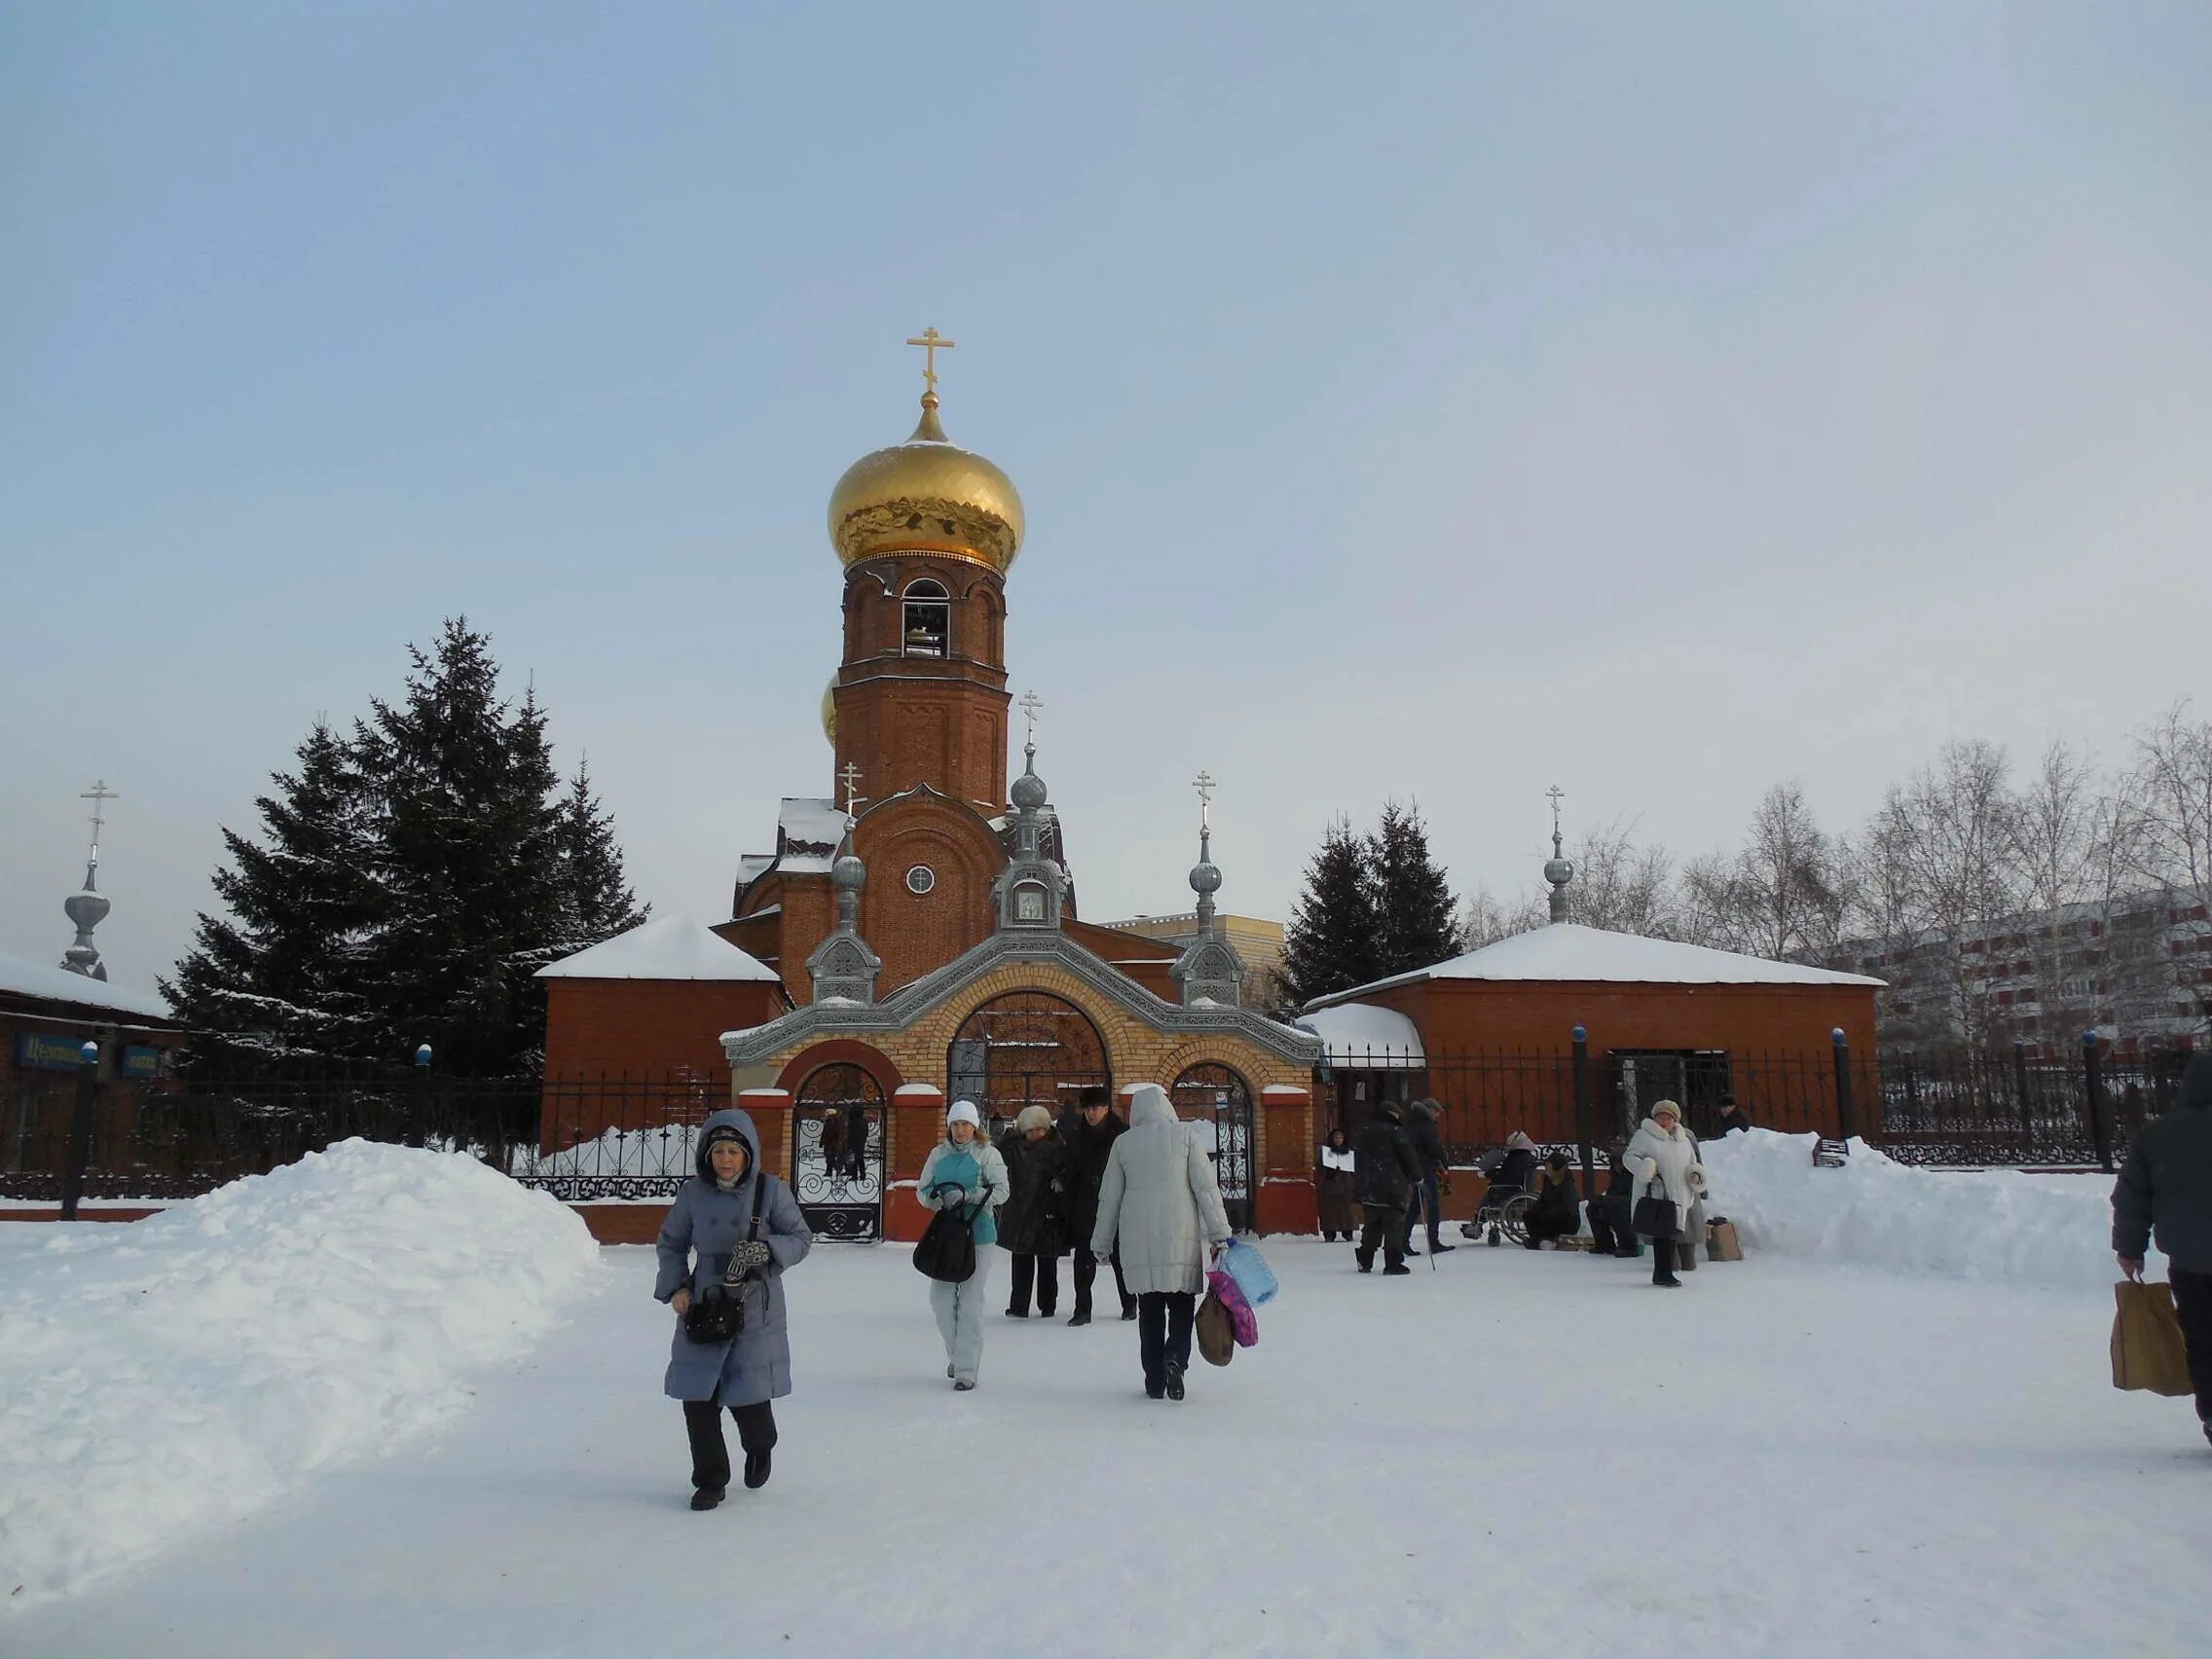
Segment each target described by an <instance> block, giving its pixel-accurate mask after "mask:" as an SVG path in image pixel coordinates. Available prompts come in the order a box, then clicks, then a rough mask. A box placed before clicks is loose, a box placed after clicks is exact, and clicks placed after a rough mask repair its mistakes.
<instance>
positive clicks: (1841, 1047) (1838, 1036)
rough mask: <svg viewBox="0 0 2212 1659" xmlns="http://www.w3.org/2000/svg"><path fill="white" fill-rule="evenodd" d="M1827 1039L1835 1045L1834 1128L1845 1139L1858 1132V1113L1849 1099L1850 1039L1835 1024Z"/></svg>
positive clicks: (1841, 1028) (1849, 1138) (1852, 1136)
mask: <svg viewBox="0 0 2212 1659" xmlns="http://www.w3.org/2000/svg"><path fill="white" fill-rule="evenodd" d="M1828 1041H1829V1042H1831V1043H1833V1044H1834V1045H1835V1119H1836V1128H1837V1130H1838V1131H1839V1132H1840V1133H1841V1135H1842V1137H1843V1138H1844V1139H1845V1140H1847V1141H1848V1140H1851V1139H1854V1138H1855V1137H1856V1136H1857V1135H1858V1133H1859V1114H1858V1112H1857V1111H1856V1110H1855V1109H1854V1108H1853V1105H1852V1100H1851V1039H1850V1038H1848V1037H1846V1036H1845V1035H1844V1034H1843V1027H1842V1026H1840V1025H1839V1026H1837V1027H1836V1028H1835V1029H1834V1030H1833V1031H1831V1032H1829V1033H1828Z"/></svg>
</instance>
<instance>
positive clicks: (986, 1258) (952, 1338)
mask: <svg viewBox="0 0 2212 1659" xmlns="http://www.w3.org/2000/svg"><path fill="white" fill-rule="evenodd" d="M982 1124H983V1115H982V1114H981V1113H980V1112H978V1111H977V1109H976V1103H975V1102H974V1101H973V1100H955V1101H954V1102H953V1103H952V1109H951V1110H950V1111H949V1112H947V1113H945V1115H944V1139H942V1140H940V1141H939V1142H938V1143H937V1145H936V1146H934V1147H932V1148H931V1149H930V1155H929V1157H928V1158H926V1159H924V1160H923V1161H922V1173H921V1175H920V1177H919V1178H918V1179H917V1180H916V1181H915V1182H914V1197H915V1198H919V1199H920V1200H921V1203H922V1208H924V1209H926V1210H940V1211H941V1210H949V1211H951V1212H952V1214H953V1216H954V1217H955V1218H956V1219H958V1220H962V1221H965V1222H967V1223H968V1225H969V1226H970V1227H971V1228H972V1229H973V1230H974V1233H975V1239H976V1271H975V1272H972V1273H971V1274H969V1275H968V1277H966V1278H965V1279H961V1280H959V1281H958V1282H957V1283H951V1282H947V1281H946V1280H944V1279H940V1278H933V1279H932V1280H931V1281H930V1307H931V1309H933V1310H934V1311H935V1312H936V1314H937V1329H938V1335H940V1337H942V1338H943V1339H944V1374H945V1375H946V1376H947V1377H949V1378H951V1379H952V1385H953V1387H954V1388H955V1389H957V1390H958V1391H959V1392H961V1393H963V1394H965V1393H966V1392H968V1390H969V1389H971V1388H973V1387H975V1386H976V1376H977V1373H978V1372H979V1371H981V1370H982V1368H983V1297H984V1295H985V1293H986V1292H987V1290H988V1289H989V1286H990V1278H991V1258H990V1254H989V1251H988V1249H987V1246H989V1245H991V1244H995V1243H997V1242H998V1236H999V1234H998V1224H997V1221H996V1220H995V1219H994V1212H995V1211H996V1210H997V1209H998V1207H999V1205H1001V1204H1003V1203H1005V1202H1006V1198H1007V1178H1006V1160H1005V1159H1004V1158H1002V1157H1000V1156H999V1149H998V1148H997V1147H995V1146H993V1145H991V1143H990V1142H989V1141H987V1140H985V1139H984V1138H983V1135H982Z"/></svg>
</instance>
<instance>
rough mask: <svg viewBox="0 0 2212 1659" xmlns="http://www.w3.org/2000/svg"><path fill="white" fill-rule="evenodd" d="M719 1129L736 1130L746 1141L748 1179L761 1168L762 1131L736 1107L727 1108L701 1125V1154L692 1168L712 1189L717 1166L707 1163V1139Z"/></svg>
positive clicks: (695, 1159) (746, 1171) (694, 1160)
mask: <svg viewBox="0 0 2212 1659" xmlns="http://www.w3.org/2000/svg"><path fill="white" fill-rule="evenodd" d="M717 1129H735V1130H736V1131H737V1132H738V1133H739V1134H740V1135H742V1136H743V1137H744V1139H745V1173H746V1175H747V1176H748V1177H750V1176H751V1175H752V1173H753V1172H754V1171H755V1170H756V1169H757V1168H759V1167H760V1131H759V1130H758V1129H756V1128H755V1127H754V1126H753V1120H752V1119H751V1118H750V1117H748V1116H747V1115H746V1114H745V1113H743V1112H740V1111H739V1110H738V1109H737V1108H736V1107H734V1106H725V1107H723V1108H722V1109H721V1110H720V1111H719V1112H716V1113H714V1114H713V1115H711V1116H710V1117H709V1118H708V1119H707V1121H706V1122H705V1123H703V1124H700V1125H699V1153H698V1156H697V1157H696V1158H694V1159H693V1160H692V1161H691V1162H692V1167H693V1168H695V1169H697V1170H698V1171H699V1179H700V1180H702V1181H704V1182H706V1183H707V1185H709V1186H710V1187H711V1186H713V1185H714V1183H715V1166H714V1165H713V1164H712V1163H709V1162H708V1161H707V1137H708V1136H709V1135H711V1134H713V1133H714V1132H715V1131H716V1130H717Z"/></svg>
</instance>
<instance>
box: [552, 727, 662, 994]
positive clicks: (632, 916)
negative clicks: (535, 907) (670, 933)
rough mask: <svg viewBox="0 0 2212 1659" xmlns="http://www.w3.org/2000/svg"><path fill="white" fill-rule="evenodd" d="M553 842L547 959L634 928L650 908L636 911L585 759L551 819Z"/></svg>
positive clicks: (635, 899)
mask: <svg viewBox="0 0 2212 1659" xmlns="http://www.w3.org/2000/svg"><path fill="white" fill-rule="evenodd" d="M553 846H554V850H555V853H556V854H557V856H558V857H559V858H560V861H561V932H560V937H559V939H558V940H555V941H554V946H553V948H552V949H551V950H550V951H549V952H548V954H547V956H546V960H548V961H558V960H559V959H560V958H561V957H563V956H566V955H568V954H570V953H571V951H577V950H583V949H585V948H587V947H588V946H591V945H594V944H597V943H599V941H600V940H604V939H612V938H613V937H614V936H615V935H616V934H618V933H623V932H626V931H627V930H629V929H631V928H634V927H636V926H637V925H638V924H639V923H640V922H642V921H644V920H645V917H646V916H647V915H648V914H649V913H650V912H651V910H652V906H651V905H649V904H648V905H646V906H645V908H643V909H640V908H639V906H638V896H637V894H636V893H635V892H633V891H632V890H631V887H630V883H629V880H628V878H627V877H626V876H625V875H624V874H623V870H622V849H621V848H620V847H618V846H616V845H615V844H614V823H613V820H611V819H610V818H609V817H608V815H607V813H606V811H605V809H604V808H603V807H602V806H601V804H600V799H599V797H598V796H597V795H595V794H594V793H592V790H591V769H590V766H589V765H588V763H586V764H579V765H578V766H577V767H576V775H575V776H574V777H573V778H571V779H570V780H569V793H567V794H565V795H564V796H562V797H561V803H560V805H559V807H558V808H557V809H556V810H555V813H554V820H553Z"/></svg>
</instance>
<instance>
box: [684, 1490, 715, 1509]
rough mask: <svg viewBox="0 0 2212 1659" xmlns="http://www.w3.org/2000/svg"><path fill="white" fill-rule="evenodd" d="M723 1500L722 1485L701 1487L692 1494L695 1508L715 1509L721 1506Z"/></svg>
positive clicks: (692, 1503) (692, 1504) (692, 1502)
mask: <svg viewBox="0 0 2212 1659" xmlns="http://www.w3.org/2000/svg"><path fill="white" fill-rule="evenodd" d="M721 1500H722V1489H721V1488H720V1487H701V1488H700V1489H699V1490H698V1491H697V1492H695V1493H692V1494H691V1507H692V1508H693V1509H713V1508H716V1507H717V1506H719V1504H720V1502H721Z"/></svg>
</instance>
